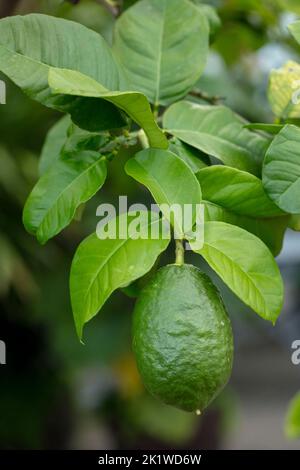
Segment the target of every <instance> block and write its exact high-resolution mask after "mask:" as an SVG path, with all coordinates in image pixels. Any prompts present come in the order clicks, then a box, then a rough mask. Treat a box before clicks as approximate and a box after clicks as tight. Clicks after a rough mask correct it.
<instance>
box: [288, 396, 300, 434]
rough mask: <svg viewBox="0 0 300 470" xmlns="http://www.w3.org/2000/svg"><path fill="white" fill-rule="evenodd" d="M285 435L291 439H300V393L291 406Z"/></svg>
mask: <svg viewBox="0 0 300 470" xmlns="http://www.w3.org/2000/svg"><path fill="white" fill-rule="evenodd" d="M285 433H286V435H287V437H289V438H290V439H296V438H299V437H300V392H299V393H297V395H296V396H295V397H294V398H293V399H292V400H291V402H290V404H289V408H288V412H287V416H286V421H285Z"/></svg>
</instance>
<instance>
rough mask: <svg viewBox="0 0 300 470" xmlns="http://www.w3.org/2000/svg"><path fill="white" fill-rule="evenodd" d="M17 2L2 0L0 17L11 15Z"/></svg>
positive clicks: (17, 0) (14, 0) (15, 0)
mask: <svg viewBox="0 0 300 470" xmlns="http://www.w3.org/2000/svg"><path fill="white" fill-rule="evenodd" d="M2 1H3V0H2ZM18 3H19V0H4V1H3V3H2V2H1V5H0V18H4V17H5V16H10V15H13V14H14V11H15V9H16V7H17V5H18Z"/></svg>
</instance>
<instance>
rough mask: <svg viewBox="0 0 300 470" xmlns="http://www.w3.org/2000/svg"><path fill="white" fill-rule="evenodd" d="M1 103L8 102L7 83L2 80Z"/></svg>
mask: <svg viewBox="0 0 300 470" xmlns="http://www.w3.org/2000/svg"><path fill="white" fill-rule="evenodd" d="M0 104H6V83H5V82H4V81H3V80H0Z"/></svg>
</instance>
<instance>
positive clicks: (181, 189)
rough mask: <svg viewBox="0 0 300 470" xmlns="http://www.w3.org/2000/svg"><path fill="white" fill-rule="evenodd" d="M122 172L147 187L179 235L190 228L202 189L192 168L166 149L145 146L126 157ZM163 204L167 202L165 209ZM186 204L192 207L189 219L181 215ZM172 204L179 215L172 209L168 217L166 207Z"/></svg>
mask: <svg viewBox="0 0 300 470" xmlns="http://www.w3.org/2000/svg"><path fill="white" fill-rule="evenodd" d="M125 171H126V173H127V174H128V175H130V176H132V177H133V178H134V179H136V180H137V181H138V182H139V183H142V184H143V185H145V186H146V187H147V188H148V189H149V191H150V192H151V194H152V196H153V197H154V199H155V201H156V203H157V204H158V205H159V206H160V208H161V210H162V212H163V214H164V216H165V217H166V218H167V219H169V220H170V221H171V223H172V224H173V225H174V228H175V231H176V234H177V235H178V236H183V235H184V234H187V233H188V232H189V231H190V230H191V229H192V227H193V225H194V222H195V221H196V212H197V209H198V206H197V205H198V204H200V203H201V188H200V185H199V182H198V181H197V178H196V177H195V175H194V173H193V172H192V170H191V169H190V168H189V167H188V165H187V164H186V163H185V162H183V161H182V160H181V159H180V158H179V157H177V155H175V154H174V153H172V152H169V151H166V150H156V149H146V150H143V151H141V152H139V153H137V154H136V156H135V157H134V158H131V159H130V160H128V162H127V163H126V166H125ZM163 204H165V205H167V210H164V208H163V206H162V205H163ZM185 204H189V205H190V206H189V207H191V209H192V217H191V220H190V221H188V220H187V219H186V220H184V217H183V214H184V205H185ZM175 205H178V206H179V208H180V214H177V212H176V211H175V213H172V214H171V217H170V214H169V213H168V208H171V207H172V206H173V207H175ZM189 222H190V223H189Z"/></svg>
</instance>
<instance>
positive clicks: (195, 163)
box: [169, 137, 210, 173]
mask: <svg viewBox="0 0 300 470" xmlns="http://www.w3.org/2000/svg"><path fill="white" fill-rule="evenodd" d="M169 150H170V152H173V153H175V154H176V155H177V156H178V157H179V158H181V160H183V161H184V162H185V163H187V165H188V166H189V167H190V169H191V170H192V172H193V173H197V172H198V171H199V170H201V169H202V168H205V167H207V165H209V164H210V161H209V158H208V157H207V155H204V154H203V153H202V152H200V151H199V150H198V149H195V148H194V147H191V146H190V145H187V144H185V143H184V142H181V140H179V139H176V137H172V139H171V140H169Z"/></svg>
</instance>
